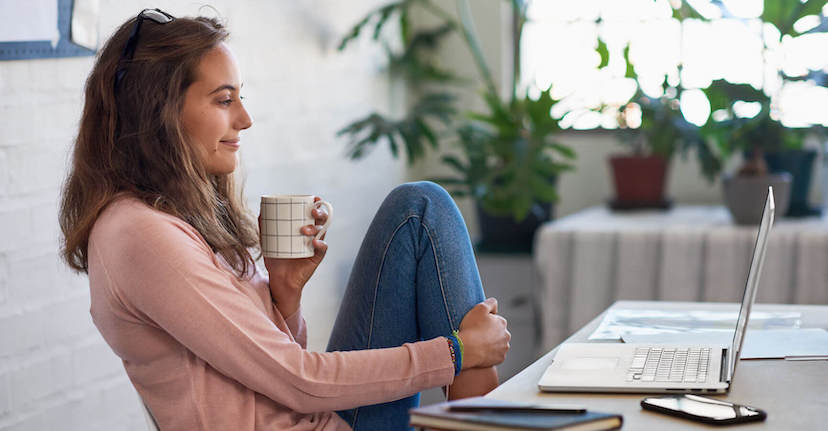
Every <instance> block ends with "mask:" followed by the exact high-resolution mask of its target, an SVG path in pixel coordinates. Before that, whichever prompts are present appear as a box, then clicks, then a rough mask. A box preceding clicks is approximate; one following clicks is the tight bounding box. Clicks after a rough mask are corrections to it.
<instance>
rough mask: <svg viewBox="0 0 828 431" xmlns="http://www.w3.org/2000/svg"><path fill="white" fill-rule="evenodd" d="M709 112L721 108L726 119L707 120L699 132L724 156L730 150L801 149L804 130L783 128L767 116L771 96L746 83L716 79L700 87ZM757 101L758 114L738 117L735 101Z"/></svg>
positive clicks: (750, 151)
mask: <svg viewBox="0 0 828 431" xmlns="http://www.w3.org/2000/svg"><path fill="white" fill-rule="evenodd" d="M703 91H704V92H705V94H706V95H707V98H708V100H709V101H710V106H711V110H712V111H714V112H715V111H723V112H725V113H726V116H727V119H725V120H723V121H708V122H707V124H705V126H704V127H703V128H702V133H703V134H704V135H705V136H707V137H708V138H710V139H711V140H712V141H714V142H715V143H716V144H717V146H718V148H719V149H720V151H721V153H722V154H723V156H724V157H729V156H730V155H732V154H734V153H740V152H741V153H754V152H757V151H760V152H769V151H779V150H785V149H797V148H801V147H802V145H803V143H804V140H805V134H806V129H792V128H787V127H784V126H783V125H782V124H781V123H779V122H778V121H775V120H774V119H772V118H771V115H770V113H771V98H770V97H769V96H768V95H766V94H765V93H764V92H762V91H760V90H757V89H755V88H753V87H752V86H750V85H748V84H732V83H730V82H727V81H725V80H716V81H713V83H712V84H711V85H710V86H709V87H708V88H706V89H704V90H703ZM740 101H741V102H752V103H758V104H759V106H760V110H759V113H758V114H756V115H755V116H753V117H750V118H744V117H739V116H738V115H737V113H736V112H735V111H734V109H733V107H734V105H735V104H736V102H740Z"/></svg>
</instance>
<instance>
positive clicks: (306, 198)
mask: <svg viewBox="0 0 828 431" xmlns="http://www.w3.org/2000/svg"><path fill="white" fill-rule="evenodd" d="M323 206H324V207H325V208H326V209H327V210H328V220H327V221H326V222H325V224H324V225H323V226H322V228H321V229H319V232H318V233H317V234H316V236H315V237H309V236H307V235H304V234H302V232H301V229H302V227H303V226H307V225H313V224H316V221H315V220H314V218H313V216H312V215H311V211H313V210H314V209H316V208H319V207H323ZM260 211H261V212H260V213H259V214H261V220H262V221H261V227H260V230H261V232H260V237H259V241H260V243H261V245H262V255H263V256H264V257H273V258H278V259H296V258H301V257H311V256H313V254H314V249H313V241H312V240H313V239H314V238H315V239H319V238H321V237H322V235H324V234H325V232H327V230H328V226H329V225H330V224H331V217H332V216H333V206H331V204H330V203H328V202H325V201H318V202H314V201H313V195H264V196H262V204H261V210H260Z"/></svg>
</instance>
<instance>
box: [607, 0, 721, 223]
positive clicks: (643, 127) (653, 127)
mask: <svg viewBox="0 0 828 431" xmlns="http://www.w3.org/2000/svg"><path fill="white" fill-rule="evenodd" d="M671 6H672V7H673V8H674V9H673V18H675V19H678V20H679V21H682V20H684V19H685V18H695V19H702V16H701V15H699V14H698V13H697V12H695V11H694V10H693V9H692V8H691V7H689V6H688V5H687V4H682V3H679V4H677V5H676V4H672V5H671ZM629 50H630V46H629V45H626V46H625V47H624V50H623V54H624V64H625V65H626V69H625V72H624V77H625V78H628V79H632V80H634V81H635V84H636V92H635V94H634V95H633V97H632V98H631V99H630V101H629V102H628V103H627V104H626V105H624V106H623V107H621V108H620V109H619V110H618V113H619V115H618V126H619V128H618V136H619V139H620V141H621V143H622V144H624V145H625V146H626V147H628V148H629V149H630V151H629V152H626V153H617V154H613V155H611V156H610V157H609V161H608V162H609V165H610V170H611V172H612V179H613V186H614V190H615V197H614V198H613V199H612V200H611V201H610V202H609V205H610V207H611V208H612V209H614V210H633V209H645V208H656V209H667V208H669V207H670V206H671V204H672V202H671V201H670V200H669V199H668V198H666V197H665V190H666V182H667V174H668V170H669V165H670V161H671V160H672V158H673V156H674V155H676V154H679V153H680V154H681V155H682V157H684V158H686V157H687V155H688V153H689V152H691V151H694V152H695V154H696V157H697V160H698V163H699V167H700V169H701V171H702V175H703V176H704V177H705V178H706V179H707V180H708V181H709V182H713V181H714V180H715V178H716V176H717V174H718V173H719V171H720V170H721V161H720V160H719V158H718V157H717V155H716V154H715V152H714V151H713V149H712V148H711V146H710V145H709V142H708V141H707V140H706V139H704V138H703V137H702V135H701V134H700V133H699V129H698V127H697V126H696V125H694V124H692V123H690V122H688V121H687V120H686V119H685V118H684V115H683V114H682V112H681V109H680V100H681V96H682V92H683V91H684V88H683V87H682V86H681V85H670V84H668V81H667V80H666V79H665V80H663V81H662V84H661V94H660V95H656V96H651V95H648V94H646V93H645V92H644V91H643V90H642V86H641V84H640V83H639V79H638V73H637V72H636V69H635V65H634V64H633V63H632V62H631V61H630V58H629ZM596 51H597V52H598V54H599V55H600V58H601V63H600V65H599V66H598V68H599V69H601V68H605V67H607V66H608V65H609V50H608V48H607V43H606V42H605V41H604V40H603V39H601V38H600V37H599V39H598V45H597V48H596ZM681 69H682V65H681V64H679V65H678V71H677V72H678V73H677V75H678V76H681ZM601 109H604V107H601Z"/></svg>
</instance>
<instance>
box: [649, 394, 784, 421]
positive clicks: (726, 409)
mask: <svg viewBox="0 0 828 431" xmlns="http://www.w3.org/2000/svg"><path fill="white" fill-rule="evenodd" d="M641 408H643V409H645V410H652V411H654V412H659V413H664V414H668V415H672V416H678V417H680V418H685V419H690V420H694V421H699V422H704V423H707V424H714V425H729V424H740V423H744V422H755V421H763V420H765V418H766V417H767V416H768V415H767V414H765V412H764V411H762V410H759V409H757V408H755V407H750V406H744V405H741V404H733V403H729V402H727V401H722V400H717V399H713V398H707V397H700V396H698V395H669V396H663V397H648V398H644V399H643V400H641Z"/></svg>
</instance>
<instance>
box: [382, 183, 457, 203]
mask: <svg viewBox="0 0 828 431" xmlns="http://www.w3.org/2000/svg"><path fill="white" fill-rule="evenodd" d="M388 197H389V198H393V199H394V200H397V199H400V200H402V201H408V202H411V201H414V200H416V199H419V198H421V197H425V198H427V199H428V200H431V201H433V202H437V203H447V202H451V204H454V200H453V199H452V198H451V195H449V193H448V192H447V191H446V189H444V188H443V187H442V186H441V185H439V184H437V183H433V182H431V181H415V182H410V183H405V184H400V185H399V186H397V187H395V188H394V190H392V191H391V193H390V194H389V195H388Z"/></svg>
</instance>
